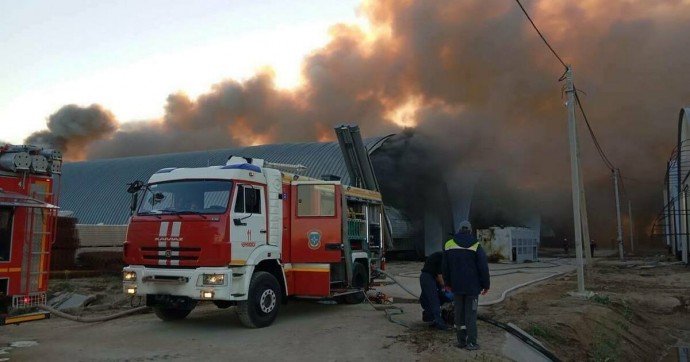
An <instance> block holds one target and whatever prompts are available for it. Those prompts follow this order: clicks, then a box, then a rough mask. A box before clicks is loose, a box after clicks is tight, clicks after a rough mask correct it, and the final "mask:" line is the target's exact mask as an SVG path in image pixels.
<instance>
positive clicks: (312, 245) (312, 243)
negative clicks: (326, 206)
mask: <svg viewBox="0 0 690 362" xmlns="http://www.w3.org/2000/svg"><path fill="white" fill-rule="evenodd" d="M308 236H309V249H313V250H316V249H318V248H319V247H320V246H321V232H320V231H318V230H312V231H310V232H309V234H308Z"/></svg>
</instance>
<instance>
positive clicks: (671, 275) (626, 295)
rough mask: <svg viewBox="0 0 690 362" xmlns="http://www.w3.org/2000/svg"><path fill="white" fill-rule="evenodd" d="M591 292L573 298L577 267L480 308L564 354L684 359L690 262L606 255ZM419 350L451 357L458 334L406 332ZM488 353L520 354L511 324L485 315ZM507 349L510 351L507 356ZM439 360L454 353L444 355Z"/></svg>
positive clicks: (482, 332) (483, 340)
mask: <svg viewBox="0 0 690 362" xmlns="http://www.w3.org/2000/svg"><path fill="white" fill-rule="evenodd" d="M585 288H586V290H587V291H592V292H594V295H593V296H592V297H591V298H589V299H582V298H577V297H573V296H571V295H570V294H569V292H572V291H575V290H577V277H576V274H575V273H570V274H567V275H564V276H561V277H557V278H554V279H551V280H548V281H545V282H542V283H539V284H536V285H534V286H532V287H527V288H525V289H522V290H520V291H517V292H516V293H514V294H512V295H510V296H509V297H508V298H506V300H505V301H503V302H502V303H499V304H495V305H493V306H488V307H480V312H479V313H480V315H484V316H487V317H489V318H491V319H494V320H497V321H500V322H503V323H513V324H515V325H517V326H519V327H520V328H521V329H523V330H525V331H527V332H528V333H529V334H531V335H532V336H534V337H535V338H536V339H538V340H539V341H541V342H542V343H543V344H544V345H545V346H546V347H547V348H548V349H549V350H550V351H552V352H553V353H554V354H555V355H556V356H558V357H559V358H560V359H561V360H563V361H677V360H678V357H677V356H678V355H677V353H678V347H679V346H690V268H689V267H686V266H684V265H678V264H677V263H672V262H670V261H668V259H667V258H666V256H664V255H652V256H647V257H635V258H628V260H627V261H626V262H624V263H622V262H619V261H617V260H616V258H609V259H604V260H602V259H599V260H598V261H597V263H596V265H595V266H593V267H592V268H591V270H588V271H586V276H585ZM399 338H400V339H401V340H403V341H405V342H406V343H409V344H411V345H413V346H415V347H416V352H417V353H422V352H431V355H434V356H443V355H444V354H446V353H444V352H445V351H447V350H448V347H447V346H448V345H450V344H452V343H453V342H454V335H453V334H452V333H451V334H445V335H444V334H442V332H436V331H429V330H424V329H419V328H417V329H416V330H414V331H412V332H411V333H409V334H406V335H403V336H400V337H399ZM479 340H480V345H481V346H482V348H481V350H482V352H481V353H478V354H476V355H475V356H474V358H473V359H477V360H483V361H500V360H513V359H514V358H512V357H511V352H510V351H507V350H506V349H505V343H504V341H505V333H504V331H503V330H501V329H499V328H497V327H494V326H492V325H489V324H487V323H483V322H481V321H480V322H479ZM506 356H507V357H506ZM432 359H433V360H446V359H444V358H442V357H438V358H432Z"/></svg>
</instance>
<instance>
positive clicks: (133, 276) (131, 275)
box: [122, 271, 137, 282]
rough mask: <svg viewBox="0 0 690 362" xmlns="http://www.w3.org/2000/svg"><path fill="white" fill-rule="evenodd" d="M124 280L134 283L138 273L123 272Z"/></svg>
mask: <svg viewBox="0 0 690 362" xmlns="http://www.w3.org/2000/svg"><path fill="white" fill-rule="evenodd" d="M122 280H124V281H126V282H133V281H136V280H137V272H133V271H124V272H122Z"/></svg>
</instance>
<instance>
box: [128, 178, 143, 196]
mask: <svg viewBox="0 0 690 362" xmlns="http://www.w3.org/2000/svg"><path fill="white" fill-rule="evenodd" d="M127 185H128V186H129V187H128V188H127V192H129V193H130V194H135V193H137V192H139V190H141V188H142V187H144V183H143V182H142V181H139V180H136V181H134V182H132V183H131V184H127Z"/></svg>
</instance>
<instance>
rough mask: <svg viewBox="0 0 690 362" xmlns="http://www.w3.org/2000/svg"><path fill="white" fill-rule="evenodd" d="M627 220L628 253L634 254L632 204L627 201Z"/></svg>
mask: <svg viewBox="0 0 690 362" xmlns="http://www.w3.org/2000/svg"><path fill="white" fill-rule="evenodd" d="M628 220H629V221H630V252H632V253H634V252H635V234H634V232H633V230H634V228H633V218H632V203H631V202H630V200H628Z"/></svg>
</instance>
